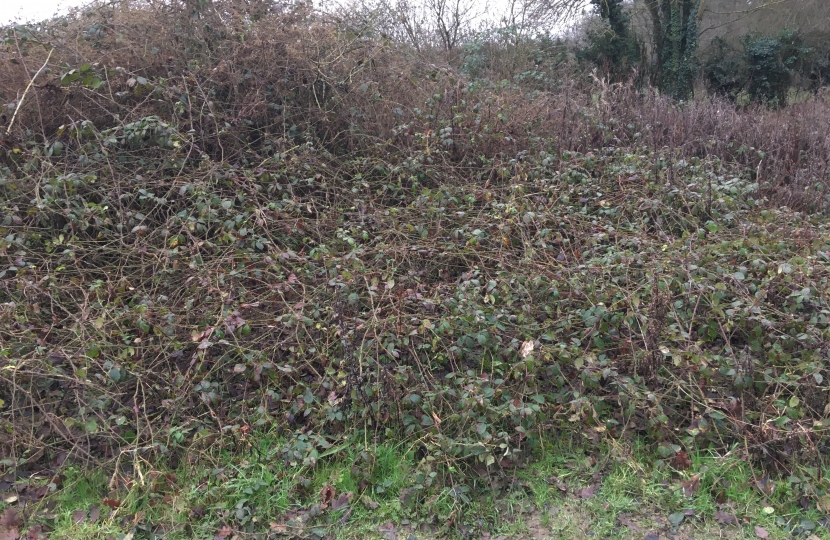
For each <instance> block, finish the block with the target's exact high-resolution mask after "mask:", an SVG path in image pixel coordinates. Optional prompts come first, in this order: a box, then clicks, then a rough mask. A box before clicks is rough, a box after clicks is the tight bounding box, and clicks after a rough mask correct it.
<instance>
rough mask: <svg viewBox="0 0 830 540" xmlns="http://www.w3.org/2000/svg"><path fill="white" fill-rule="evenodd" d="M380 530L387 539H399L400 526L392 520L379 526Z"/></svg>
mask: <svg viewBox="0 0 830 540" xmlns="http://www.w3.org/2000/svg"><path fill="white" fill-rule="evenodd" d="M378 532H379V533H380V534H381V536H383V538H384V539H385V540H398V528H397V527H395V524H394V523H392V522H391V521H388V522H386V523H385V524H383V525H380V526H378Z"/></svg>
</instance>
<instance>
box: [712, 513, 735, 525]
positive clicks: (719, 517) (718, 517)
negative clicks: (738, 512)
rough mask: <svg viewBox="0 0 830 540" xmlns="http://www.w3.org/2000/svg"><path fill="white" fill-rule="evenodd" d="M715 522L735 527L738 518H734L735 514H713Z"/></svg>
mask: <svg viewBox="0 0 830 540" xmlns="http://www.w3.org/2000/svg"><path fill="white" fill-rule="evenodd" d="M713 517H714V518H715V521H717V522H718V523H720V524H721V525H737V524H738V523H739V521H738V518H737V517H735V514H730V513H728V512H721V511H718V512H715V514H714V516H713Z"/></svg>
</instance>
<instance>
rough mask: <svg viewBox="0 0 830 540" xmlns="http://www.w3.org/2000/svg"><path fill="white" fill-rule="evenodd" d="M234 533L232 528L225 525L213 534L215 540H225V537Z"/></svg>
mask: <svg viewBox="0 0 830 540" xmlns="http://www.w3.org/2000/svg"><path fill="white" fill-rule="evenodd" d="M232 533H233V531H231V528H230V527H229V526H227V525H225V526H224V527H222V528H221V529H219V530H218V531H217V532H216V534H215V535H214V536H213V540H225V538H228V537H229V536H230V535H231V534H232Z"/></svg>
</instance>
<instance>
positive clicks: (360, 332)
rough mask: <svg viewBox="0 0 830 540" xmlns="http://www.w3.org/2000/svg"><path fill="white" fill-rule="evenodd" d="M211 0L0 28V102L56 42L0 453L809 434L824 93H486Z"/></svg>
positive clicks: (7, 180)
mask: <svg viewBox="0 0 830 540" xmlns="http://www.w3.org/2000/svg"><path fill="white" fill-rule="evenodd" d="M213 5H214V6H216V9H215V10H213V11H209V12H186V11H182V10H181V9H173V8H172V7H171V8H165V7H162V8H158V9H157V10H156V11H153V10H151V8H149V7H147V6H145V5H144V4H141V3H130V2H125V3H122V4H118V5H117V6H115V7H100V8H96V9H93V10H91V11H88V12H86V13H83V14H80V15H78V16H75V17H68V18H67V19H66V20H65V21H60V20H58V21H52V22H49V23H45V24H44V25H41V26H38V27H34V28H19V27H15V28H10V29H8V31H7V34H6V35H7V39H6V43H5V47H4V49H3V51H2V58H0V62H2V64H3V65H6V66H11V67H10V68H8V69H7V72H8V73H9V75H10V76H8V77H4V78H3V79H2V80H0V95H2V96H3V98H4V99H5V100H6V101H7V102H8V106H7V111H13V110H14V109H15V108H16V107H17V106H18V104H19V101H18V100H20V99H22V97H23V96H24V92H25V89H26V87H27V85H28V84H29V80H30V76H31V75H32V74H33V73H34V72H35V71H36V70H37V69H38V68H39V67H40V65H41V64H43V62H44V61H45V59H46V56H47V54H48V51H49V50H51V49H54V50H53V52H52V56H51V58H50V60H49V63H48V65H47V69H46V70H44V74H42V75H41V76H40V78H38V79H37V80H36V81H35V84H34V86H33V87H32V88H31V90H30V91H29V93H28V94H25V99H24V100H23V102H22V105H21V106H20V111H19V113H18V115H17V116H16V118H15V123H14V124H10V122H11V116H12V115H11V114H7V117H6V124H5V125H6V126H7V127H10V135H9V136H7V137H6V138H4V139H3V153H2V157H1V158H0V159H2V173H1V174H0V194H1V196H0V215H2V223H0V231H1V232H2V234H0V254H2V256H3V266H2V268H0V380H2V384H0V400H2V407H3V408H2V410H0V414H1V415H2V421H3V422H4V425H5V429H4V430H3V434H2V438H3V439H2V440H3V444H2V449H3V450H2V451H3V453H4V455H3V458H4V459H5V460H6V461H5V463H6V464H9V465H12V466H21V467H23V466H28V465H31V464H32V463H35V462H37V460H39V459H50V458H53V457H54V456H55V455H62V458H61V459H63V458H65V457H66V455H67V454H68V455H69V456H70V457H71V459H74V460H88V461H89V462H93V463H104V462H106V461H108V460H116V461H118V460H121V459H124V456H128V455H134V454H144V455H161V456H168V457H171V458H173V457H180V456H181V455H182V454H183V453H184V452H192V451H195V450H198V449H199V448H202V447H204V445H206V444H208V443H209V442H211V441H215V440H216V437H217V436H226V437H227V439H223V440H239V439H241V438H243V436H244V434H245V433H247V432H248V430H249V429H251V428H254V429H275V430H281V432H282V433H283V435H284V437H285V440H286V444H285V447H284V448H283V449H282V452H281V455H282V457H283V458H284V460H285V461H286V462H287V463H290V464H305V465H313V464H314V463H315V462H316V461H317V460H318V459H321V456H325V455H330V454H332V453H334V452H336V451H337V449H338V448H342V447H341V446H340V444H341V443H343V442H344V441H347V440H349V437H351V436H353V435H354V434H355V433H356V432H357V433H362V434H363V436H366V437H369V436H371V437H373V440H381V439H385V438H408V439H410V440H412V441H413V444H414V441H417V444H418V445H420V447H421V448H422V451H423V452H425V453H426V454H427V455H430V456H432V458H431V461H429V463H428V466H429V467H435V468H441V470H442V471H443V472H445V473H448V474H449V472H448V471H450V470H454V471H464V470H466V467H468V466H472V465H474V464H478V465H479V466H484V467H489V468H490V470H491V471H498V470H500V469H501V468H503V467H506V466H510V465H513V464H515V463H516V462H518V461H519V460H521V459H523V457H524V456H525V455H526V451H527V450H528V449H530V448H532V447H533V446H534V445H536V444H538V442H539V440H540V438H541V437H544V436H546V434H547V433H550V432H558V431H562V430H565V431H567V432H570V433H572V434H576V435H579V436H582V435H584V436H586V437H588V438H589V439H590V440H592V441H596V440H598V438H602V437H617V438H619V437H626V436H628V435H632V434H633V435H639V436H642V437H644V438H645V439H646V440H648V441H650V442H651V443H652V444H653V445H655V446H657V447H659V448H660V451H661V452H662V453H663V454H664V455H665V456H667V457H670V456H671V455H673V454H675V453H678V452H681V451H687V450H689V449H692V448H718V449H723V448H731V447H732V446H733V445H736V444H737V445H740V446H741V447H743V448H745V449H746V451H747V452H748V453H749V454H750V455H751V456H752V457H754V458H757V459H758V460H759V463H763V464H765V465H767V466H769V467H773V468H774V467H786V466H787V465H788V464H789V463H792V462H793V460H804V459H816V458H817V457H818V456H820V455H821V452H823V451H826V448H824V449H823V448H822V447H821V445H822V444H823V443H822V441H823V440H826V436H825V435H826V434H825V433H824V430H825V427H824V426H825V424H826V419H827V416H828V414H830V398H829V397H828V389H827V383H826V380H827V378H828V375H830V374H828V373H827V359H828V344H829V343H830V340H829V339H828V319H827V318H828V309H829V308H828V278H830V275H829V274H830V272H828V262H830V242H828V239H829V238H830V234H828V233H830V231H828V225H827V221H826V218H825V217H823V216H824V214H823V213H822V212H824V211H825V210H826V209H827V206H828V202H830V199H828V197H827V187H828V171H827V161H826V156H827V155H828V153H829V152H830V148H828V145H829V144H830V142H828V141H830V138H829V137H828V132H827V131H828V125H830V123H828V122H827V119H828V118H830V110H828V109H830V105H828V103H827V102H826V101H824V100H822V99H820V98H816V99H813V100H811V101H809V102H807V103H803V104H801V105H798V106H794V107H790V108H787V109H783V110H776V111H770V110H766V109H763V108H750V109H748V110H737V109H735V107H734V106H732V105H730V104H729V103H728V102H727V101H725V100H720V99H718V98H711V99H708V100H705V101H693V102H689V103H676V102H673V101H671V100H669V99H666V98H663V97H660V96H658V95H656V94H655V93H653V92H648V91H646V92H643V91H638V90H637V89H635V88H634V87H633V86H631V85H625V84H620V85H609V84H607V83H605V82H604V81H602V80H584V79H580V78H571V76H570V75H569V74H568V73H567V72H566V73H564V74H563V82H562V84H561V86H560V89H559V90H557V91H556V92H543V91H539V90H538V89H529V88H526V87H523V86H522V85H521V84H514V83H504V84H498V85H495V84H490V83H487V82H483V81H471V80H469V79H467V78H465V77H464V76H463V75H462V74H460V73H459V72H458V71H456V70H454V69H453V68H452V67H450V66H449V65H448V64H447V63H446V62H444V61H442V60H441V57H440V56H437V55H432V56H430V55H415V54H413V53H412V51H410V50H407V49H406V48H405V47H403V46H395V45H394V44H389V43H385V42H384V43H381V42H376V41H373V40H370V39H367V38H365V37H362V36H359V35H357V36H356V35H354V34H352V33H349V32H348V31H346V30H344V29H342V28H340V27H339V26H338V25H337V24H336V23H335V22H327V21H326V20H325V19H324V18H323V17H321V16H318V15H315V14H313V13H310V12H307V11H304V10H302V9H294V10H288V9H286V10H283V11H276V10H272V9H271V8H269V9H271V10H270V11H261V10H260V11H253V12H252V11H246V10H245V9H248V8H245V9H243V8H244V6H241V5H237V4H235V3H233V2H225V3H223V2H214V4H213ZM255 7H256V4H255ZM64 23H65V24H64ZM523 345H524V347H523ZM531 345H532V347H531ZM521 350H524V353H520V351H521ZM447 465H452V468H449V467H446V466H447ZM442 467H443V468H442ZM805 496H807V497H808V498H809V496H810V495H809V494H805Z"/></svg>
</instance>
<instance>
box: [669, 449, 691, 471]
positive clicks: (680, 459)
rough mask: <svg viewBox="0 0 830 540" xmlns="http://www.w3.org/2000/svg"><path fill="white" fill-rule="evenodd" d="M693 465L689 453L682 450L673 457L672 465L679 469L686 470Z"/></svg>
mask: <svg viewBox="0 0 830 540" xmlns="http://www.w3.org/2000/svg"><path fill="white" fill-rule="evenodd" d="M691 466H692V460H691V459H689V454H687V453H686V452H684V451H683V450H681V451H680V452H678V453H676V454H675V455H674V457H673V458H672V467H674V468H675V469H677V470H678V471H685V470H686V469H688V468H689V467H691Z"/></svg>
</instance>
